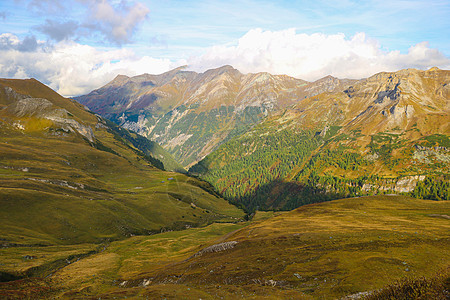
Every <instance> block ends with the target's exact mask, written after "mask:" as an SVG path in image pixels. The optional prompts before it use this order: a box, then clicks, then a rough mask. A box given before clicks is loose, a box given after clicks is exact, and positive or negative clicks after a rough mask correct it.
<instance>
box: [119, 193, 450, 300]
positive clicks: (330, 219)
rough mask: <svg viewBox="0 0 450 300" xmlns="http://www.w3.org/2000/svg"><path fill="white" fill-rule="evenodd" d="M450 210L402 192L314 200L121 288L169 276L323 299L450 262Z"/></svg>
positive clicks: (195, 283) (221, 289) (174, 285)
mask: <svg viewBox="0 0 450 300" xmlns="http://www.w3.org/2000/svg"><path fill="white" fill-rule="evenodd" d="M449 215H450V204H449V202H447V201H442V202H438V201H431V200H418V199H414V198H408V197H403V196H371V197H361V198H348V199H343V200H335V201H331V202H326V203H321V204H313V205H307V206H303V207H301V208H299V209H296V210H294V211H291V212H286V213H282V214H280V215H278V216H276V217H273V218H270V219H268V220H265V221H260V222H255V223H253V224H251V225H249V226H247V227H245V228H243V229H240V230H238V231H237V232H234V233H232V234H229V235H227V236H226V237H225V238H222V239H219V240H216V242H215V245H216V249H217V250H211V249H212V248H211V247H209V248H208V247H207V246H211V244H207V245H204V246H203V248H202V249H203V250H201V249H197V251H198V252H197V254H195V255H192V256H191V257H190V258H188V259H186V260H179V261H178V263H174V264H168V265H162V266H151V267H149V268H148V271H147V272H144V273H142V274H140V275H139V276H132V277H123V278H122V281H121V282H120V283H122V286H121V288H119V290H121V291H123V292H124V293H125V292H126V291H127V292H130V293H133V290H127V289H126V288H130V287H139V286H141V287H140V288H139V291H140V292H139V293H141V294H143V295H146V293H148V295H150V294H149V293H150V291H152V290H154V289H156V288H159V289H161V286H160V285H161V284H165V289H164V291H165V293H166V295H171V294H172V295H173V294H174V293H177V291H178V290H179V289H181V287H180V286H186V287H190V288H192V289H193V290H202V291H204V292H206V293H207V294H209V296H218V295H219V296H220V295H224V294H225V295H226V293H229V292H238V293H237V294H235V296H241V295H242V294H243V295H242V296H245V297H249V296H254V293H255V292H256V291H258V290H260V289H261V288H265V289H267V290H266V295H272V296H274V297H276V296H278V297H281V298H283V297H285V298H292V297H294V295H295V294H294V293H293V292H294V291H295V292H297V293H298V294H297V295H298V296H299V297H300V295H301V293H304V294H306V295H309V296H312V297H313V298H317V299H320V298H322V297H325V298H326V299H335V298H339V297H343V296H345V295H350V294H354V293H358V292H364V291H370V290H375V289H378V288H381V287H383V286H384V285H386V284H388V283H390V282H392V281H394V280H396V279H399V278H402V277H404V276H416V277H420V276H431V275H434V274H435V273H436V272H438V271H439V270H440V269H442V268H445V267H446V266H448V263H449V261H450V251H449V245H450V235H449V233H450V223H449ZM208 249H209V250H208ZM191 253H192V254H194V251H192V252H191ZM136 257H139V255H137V256H136ZM124 281H126V282H125V283H123V282H124ZM143 283H145V284H146V285H147V287H146V288H143V287H142V285H143ZM287 291H289V293H287ZM134 293H136V290H134ZM283 293H286V294H284V296H283ZM186 297H187V298H188V299H189V292H188V291H186ZM192 298H193V297H192Z"/></svg>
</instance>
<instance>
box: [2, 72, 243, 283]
mask: <svg viewBox="0 0 450 300" xmlns="http://www.w3.org/2000/svg"><path fill="white" fill-rule="evenodd" d="M148 147H153V149H151V148H148ZM141 149H142V150H141ZM155 150H156V151H162V150H161V148H160V146H159V145H156V144H155V143H152V142H150V141H149V140H147V139H146V138H144V137H141V136H138V135H137V134H135V133H132V132H129V131H128V130H126V129H122V128H118V127H117V126H116V125H114V124H111V122H109V121H106V120H104V119H103V118H101V117H100V116H97V115H94V114H93V113H91V112H88V111H86V110H85V109H84V108H83V106H81V105H80V104H78V103H77V102H76V101H73V100H71V99H66V98H63V97H61V96H59V95H58V94H56V93H55V92H53V91H52V90H50V89H49V88H48V87H46V86H44V85H43V84H41V83H39V82H38V81H36V80H33V79H31V80H6V79H1V80H0V153H1V156H0V205H1V207H2V209H1V210H0V220H1V226H0V228H1V229H0V244H1V245H2V257H4V256H3V255H6V257H8V256H9V255H12V256H13V257H15V256H16V255H15V253H19V252H20V251H22V250H23V249H25V251H31V252H33V251H39V249H42V248H43V249H47V250H48V249H53V250H52V251H55V253H58V255H59V256H58V259H60V258H61V257H67V256H70V255H75V254H76V255H78V254H80V253H85V252H89V251H92V250H93V249H95V248H96V247H97V246H98V245H99V244H100V243H108V242H109V241H112V240H120V239H124V238H127V237H130V236H133V235H136V234H140V235H148V234H154V233H156V232H161V231H165V230H180V229H185V228H189V227H194V226H203V225H206V224H210V223H212V222H215V221H227V222H228V221H229V222H235V221H236V220H238V219H240V218H241V217H243V216H244V213H243V212H242V211H241V210H239V209H237V208H236V207H234V206H233V205H231V204H229V203H228V202H227V201H225V200H224V199H222V198H218V197H217V196H216V194H215V193H214V192H212V191H211V187H210V186H209V185H208V184H206V183H205V182H202V181H199V180H196V179H194V178H191V177H187V176H185V175H182V174H180V173H174V172H167V171H163V170H162V169H161V168H162V167H163V164H162V163H161V161H159V160H158V159H157V158H160V156H157V158H155V157H152V156H150V155H153V153H154V151H155ZM159 155H164V153H163V152H161V153H159ZM74 245H77V246H74ZM67 249H71V250H70V251H69V252H66V250H67ZM29 255H30V256H33V255H32V254H29ZM53 258H54V257H53V256H48V257H47V258H44V257H42V258H40V259H39V260H32V261H30V264H17V263H15V264H14V265H15V266H16V267H12V268H9V267H5V264H4V262H2V264H1V265H0V275H1V276H0V277H1V279H2V280H3V279H4V278H7V277H8V276H19V277H20V276H23V275H24V274H27V272H31V273H32V272H34V271H30V270H31V269H30V267H39V266H42V265H46V264H51V263H52V260H53ZM31 273H30V274H31ZM8 274H9V275H8Z"/></svg>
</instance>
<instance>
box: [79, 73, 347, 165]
mask: <svg viewBox="0 0 450 300" xmlns="http://www.w3.org/2000/svg"><path fill="white" fill-rule="evenodd" d="M352 82H353V81H351V80H340V79H336V78H333V77H330V76H328V77H326V78H323V79H321V80H318V81H316V82H313V83H310V82H306V81H303V80H299V79H295V78H292V77H289V76H284V75H271V74H268V73H258V74H242V73H240V72H239V71H238V70H236V69H234V68H232V67H230V66H224V67H221V68H218V69H213V70H208V71H206V72H204V73H200V74H198V73H195V72H189V71H184V68H178V69H175V70H172V71H170V72H167V73H164V74H161V75H149V74H143V75H139V76H135V77H131V78H129V77H127V76H123V75H119V76H117V77H116V78H115V79H114V80H113V81H111V82H110V83H108V84H107V85H105V86H104V87H102V88H100V89H97V90H94V91H92V92H91V93H90V94H88V95H85V96H80V97H77V98H75V99H76V100H77V101H79V102H80V103H82V104H84V105H86V106H88V107H89V108H90V109H91V110H92V111H94V112H96V113H99V114H101V115H102V116H104V117H106V118H108V119H111V120H113V121H114V122H116V123H118V124H120V125H122V126H123V127H125V128H128V129H131V130H134V131H136V132H138V133H140V134H142V135H144V136H146V137H148V138H149V139H151V140H155V141H156V142H158V143H159V144H161V145H162V146H163V147H164V148H165V149H167V150H168V151H169V152H170V153H172V154H173V155H174V156H175V158H176V159H177V160H178V161H179V162H181V164H182V165H183V166H190V165H193V164H194V163H196V162H198V161H199V160H201V159H202V158H203V157H205V156H206V155H207V154H209V153H210V152H211V151H213V150H214V149H216V148H217V146H219V145H220V144H222V143H223V142H224V141H226V140H228V139H230V138H231V137H234V136H237V135H239V134H241V133H243V132H245V131H247V130H248V129H249V128H251V127H252V126H254V125H255V124H257V123H259V122H260V121H261V120H262V119H263V118H265V117H267V116H269V115H271V114H273V113H275V112H279V111H281V110H283V109H285V108H286V107H288V106H290V105H292V104H294V103H296V102H297V101H298V100H299V99H303V98H306V97H310V96H313V95H316V94H319V93H322V92H325V91H332V90H334V89H337V88H341V89H342V88H343V87H346V86H348V85H349V84H350V83H352Z"/></svg>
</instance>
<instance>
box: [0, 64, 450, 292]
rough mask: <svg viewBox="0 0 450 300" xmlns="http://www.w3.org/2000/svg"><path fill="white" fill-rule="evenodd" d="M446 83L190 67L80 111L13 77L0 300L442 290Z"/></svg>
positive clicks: (118, 86) (108, 93) (4, 95)
mask: <svg viewBox="0 0 450 300" xmlns="http://www.w3.org/2000/svg"><path fill="white" fill-rule="evenodd" d="M449 80H450V73H449V71H447V70H439V69H437V68H433V69H430V70H428V71H419V70H413V69H408V70H401V71H398V72H391V73H379V74H376V75H374V76H371V77H370V78H367V79H362V80H347V79H336V78H333V77H331V76H327V77H325V78H323V79H320V80H318V81H315V82H307V81H303V80H300V79H295V78H292V77H288V76H282V75H271V74H268V73H258V74H242V73H240V72H239V71H238V70H236V69H234V68H232V67H230V66H224V67H222V68H218V69H213V70H209V71H206V72H204V73H195V72H191V71H185V70H184V68H178V69H175V70H173V71H170V72H167V73H164V74H161V75H148V74H144V75H140V76H136V77H127V76H117V77H116V78H115V79H114V80H113V81H112V82H110V83H109V84H107V85H106V86H104V87H102V88H100V89H98V90H94V91H93V92H91V93H90V94H88V95H85V96H80V97H77V98H76V100H77V101H80V102H81V103H83V104H84V105H86V106H84V105H83V104H80V103H78V102H77V101H75V100H73V99H69V98H64V97H62V96H60V95H58V94H57V93H56V92H54V91H53V90H51V89H50V88H48V87H47V86H45V85H43V84H42V83H40V82H38V81H37V80H34V79H27V80H12V79H0V134H1V135H0V153H1V157H0V205H1V206H2V209H1V210H0V216H1V225H2V226H1V229H0V245H1V248H0V259H1V260H0V276H1V281H2V282H0V296H1V297H2V298H7V299H22V298H33V299H35V298H67V299H84V298H106V299H114V298H125V297H127V298H142V297H143V298H150V299H160V298H161V299H164V298H169V299H170V298H172V299H199V298H201V299H218V298H224V299H235V298H249V299H341V298H342V299H345V298H344V297H347V296H351V295H355V296H351V297H353V298H349V299H359V298H361V297H365V296H370V295H371V294H373V295H376V293H377V292H379V291H383V290H382V289H383V288H385V287H386V286H387V285H389V284H392V283H393V282H395V281H396V280H398V279H401V278H413V279H414V278H420V277H422V276H425V277H426V278H438V277H436V276H437V275H439V274H441V275H439V276H443V277H442V278H444V279H442V280H444V281H445V280H447V279H448V272H449V271H448V267H449V265H448V262H449V261H450V257H449V256H450V253H449V251H448V245H449V238H450V237H449V232H450V224H449V216H450V207H449V202H448V201H445V200H449V190H450V177H449V176H450V175H449V162H450V154H449V151H450V150H449V149H450V140H449V132H450V127H449V126H450V123H449V122H448V117H449V109H450V107H449V101H448V100H449V96H450V94H449V89H448V82H449ZM160 144H161V145H160ZM446 274H447V275H446ZM446 276H447V277H446ZM439 278H441V277H439ZM445 278H447V279H445ZM430 280H431V279H430ZM447 281H448V280H447ZM430 289H431V288H430ZM443 289H444V290H445V287H444V288H440V289H438V290H437V291H433V293H437V294H436V295H438V296H439V297H440V296H442V295H443V294H442V293H445V291H443ZM427 292H430V293H431V290H427ZM438 296H436V297H438ZM358 297H359V298H358ZM374 297H376V296H374ZM436 299H438V298H436Z"/></svg>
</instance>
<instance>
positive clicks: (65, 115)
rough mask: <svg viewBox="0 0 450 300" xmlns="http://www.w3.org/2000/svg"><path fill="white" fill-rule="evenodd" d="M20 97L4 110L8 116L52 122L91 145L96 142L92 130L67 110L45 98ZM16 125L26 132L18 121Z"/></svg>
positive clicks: (15, 95)
mask: <svg viewBox="0 0 450 300" xmlns="http://www.w3.org/2000/svg"><path fill="white" fill-rule="evenodd" d="M11 90H12V89H11ZM14 93H15V92H14ZM18 95H20V94H17V93H15V94H14V98H16V99H18V100H17V101H15V102H13V103H11V104H10V105H8V106H7V107H6V108H4V113H5V114H6V115H9V116H13V117H14V118H17V119H19V121H20V119H21V118H25V117H27V118H36V119H46V120H50V121H52V122H53V124H54V126H57V127H59V128H61V129H63V130H64V131H66V132H74V133H75V132H77V133H79V134H81V135H82V136H84V137H85V138H86V139H87V140H89V141H90V142H91V143H93V142H94V140H95V136H94V132H93V131H92V128H91V127H89V126H87V125H83V124H81V123H80V122H78V121H77V120H75V119H74V118H73V117H72V116H71V114H70V113H69V112H68V111H67V110H66V109H63V108H58V107H57V106H55V105H54V104H53V103H52V102H50V101H49V100H47V99H44V98H25V97H18ZM14 124H15V127H16V128H18V129H21V130H26V127H25V126H24V125H23V124H21V123H20V122H18V121H16V122H15V123H14Z"/></svg>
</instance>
